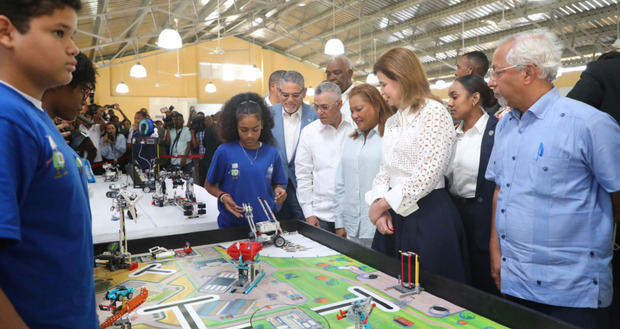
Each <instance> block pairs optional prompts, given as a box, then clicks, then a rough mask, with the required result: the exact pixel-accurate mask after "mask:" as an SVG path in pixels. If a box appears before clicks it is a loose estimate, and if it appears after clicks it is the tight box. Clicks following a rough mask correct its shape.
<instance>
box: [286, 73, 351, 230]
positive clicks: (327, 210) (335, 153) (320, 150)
mask: <svg viewBox="0 0 620 329" xmlns="http://www.w3.org/2000/svg"><path fill="white" fill-rule="evenodd" d="M314 104H315V105H314V106H315V108H316V111H317V113H318V115H319V120H317V121H314V122H313V123H311V124H309V125H308V127H306V129H304V131H303V132H302V133H301V137H300V138H299V147H298V150H297V158H296V159H295V170H296V172H295V174H296V175H297V183H298V186H297V199H299V204H300V205H301V208H302V210H303V212H304V215H305V216H306V222H308V223H309V224H311V225H314V226H320V227H321V228H323V229H325V230H328V231H330V232H332V233H335V232H336V229H335V226H334V225H335V220H336V207H335V206H336V205H335V195H336V173H337V170H338V164H339V162H340V158H341V155H342V149H343V147H344V140H345V138H346V137H348V136H349V135H351V133H353V131H354V130H355V128H354V127H353V124H352V123H351V121H349V120H345V119H343V115H342V113H341V112H340V108H341V107H342V99H341V91H340V87H338V85H337V84H335V83H333V82H323V83H321V84H320V85H319V86H318V87H317V88H316V90H315V92H314Z"/></svg>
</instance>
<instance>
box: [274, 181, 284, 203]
mask: <svg viewBox="0 0 620 329" xmlns="http://www.w3.org/2000/svg"><path fill="white" fill-rule="evenodd" d="M274 192H275V194H276V198H275V203H277V204H280V203H282V202H284V200H286V190H285V189H284V188H283V187H282V186H280V185H278V186H276V188H275V189H274Z"/></svg>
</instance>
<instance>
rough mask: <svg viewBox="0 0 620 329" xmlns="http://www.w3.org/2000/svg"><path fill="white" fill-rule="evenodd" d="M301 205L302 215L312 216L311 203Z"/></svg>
mask: <svg viewBox="0 0 620 329" xmlns="http://www.w3.org/2000/svg"><path fill="white" fill-rule="evenodd" d="M300 206H301V211H303V212H304V216H306V218H308V217H310V216H314V214H313V213H312V205H303V204H302V205H300Z"/></svg>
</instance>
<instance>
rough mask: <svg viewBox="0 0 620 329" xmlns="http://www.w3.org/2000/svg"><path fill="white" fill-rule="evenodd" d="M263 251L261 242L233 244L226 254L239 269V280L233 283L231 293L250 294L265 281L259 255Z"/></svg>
mask: <svg viewBox="0 0 620 329" xmlns="http://www.w3.org/2000/svg"><path fill="white" fill-rule="evenodd" d="M261 249H263V244H262V243H260V242H251V241H240V242H236V243H233V244H232V245H231V246H230V247H228V249H227V250H226V253H227V254H228V256H230V258H231V260H232V261H233V262H234V264H235V267H236V268H237V280H236V281H235V282H233V284H232V286H231V288H230V289H229V290H228V292H229V293H235V292H238V291H240V292H243V293H244V294H249V293H250V292H251V291H252V289H254V287H256V285H257V284H258V283H259V282H260V280H262V279H263V277H264V276H265V272H264V271H263V269H262V268H261V266H260V260H259V259H258V256H259V255H258V253H259V251H261Z"/></svg>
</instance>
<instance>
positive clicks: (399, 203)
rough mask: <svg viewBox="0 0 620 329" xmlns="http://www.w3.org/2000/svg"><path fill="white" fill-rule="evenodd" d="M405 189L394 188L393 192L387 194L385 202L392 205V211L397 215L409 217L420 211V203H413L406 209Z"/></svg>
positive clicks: (400, 187)
mask: <svg viewBox="0 0 620 329" xmlns="http://www.w3.org/2000/svg"><path fill="white" fill-rule="evenodd" d="M402 190H403V187H402V185H397V186H394V187H393V188H392V189H391V190H389V191H388V192H387V193H385V196H384V198H385V201H387V203H388V204H389V205H390V207H391V208H392V210H394V212H396V213H397V214H399V215H401V216H403V217H407V216H409V215H411V214H412V213H413V212H414V211H416V210H418V203H417V202H413V203H412V204H411V205H409V206H407V207H405V206H404V205H403V192H402Z"/></svg>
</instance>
